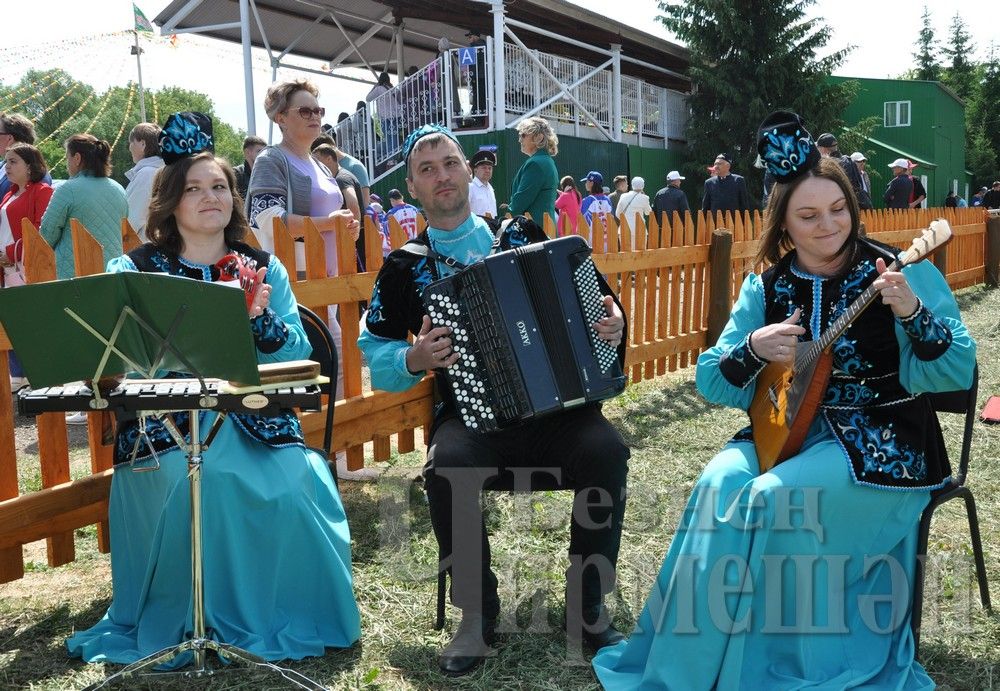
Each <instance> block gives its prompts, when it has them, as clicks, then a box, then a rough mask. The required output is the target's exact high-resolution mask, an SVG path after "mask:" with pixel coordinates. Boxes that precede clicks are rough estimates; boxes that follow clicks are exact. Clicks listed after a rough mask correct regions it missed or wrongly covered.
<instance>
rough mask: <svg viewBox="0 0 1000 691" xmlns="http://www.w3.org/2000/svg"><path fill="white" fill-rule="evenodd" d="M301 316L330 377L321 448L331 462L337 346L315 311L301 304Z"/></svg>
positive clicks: (323, 371)
mask: <svg viewBox="0 0 1000 691" xmlns="http://www.w3.org/2000/svg"><path fill="white" fill-rule="evenodd" d="M299 317H300V318H301V319H302V327H303V328H304V329H305V332H306V337H307V338H308V339H309V343H310V345H312V349H313V350H312V359H313V360H315V361H316V362H318V363H319V371H320V374H322V375H323V376H325V377H329V379H330V381H329V382H328V383H327V384H326V387H325V390H324V391H323V393H325V394H326V395H327V406H326V426H325V427H324V429H323V448H322V449H321V450H320V451H321V452H322V453H323V457H324V458H325V459H326V461H327V464H329V462H330V453H331V450H332V449H331V448H330V447H331V446H332V443H333V408H334V399H335V398H336V394H337V368H338V367H339V366H340V363H339V362H338V360H337V346H336V344H335V343H334V341H333V335H332V334H331V333H330V329H329V328H328V327H327V325H326V322H324V321H323V320H322V319H320V318H319V317H318V316H317V315H316V313H315V312H313V311H312V310H311V309H309V308H308V307H303V306H302V305H299ZM331 472H332V473H333V482H334V484H337V469H336V468H331Z"/></svg>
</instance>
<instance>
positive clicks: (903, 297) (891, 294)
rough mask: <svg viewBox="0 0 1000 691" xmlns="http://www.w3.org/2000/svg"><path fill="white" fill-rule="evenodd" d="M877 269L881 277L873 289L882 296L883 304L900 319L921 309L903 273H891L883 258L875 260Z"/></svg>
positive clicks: (873, 284) (877, 279)
mask: <svg viewBox="0 0 1000 691" xmlns="http://www.w3.org/2000/svg"><path fill="white" fill-rule="evenodd" d="M875 269H876V270H877V271H878V272H879V277H878V278H876V279H875V281H874V283H872V287H873V288H875V289H876V290H878V291H879V293H881V294H882V303H883V304H885V305H888V306H889V309H891V310H892V313H893V314H895V315H896V316H897V317H899V318H900V319H905V318H906V317H909V316H911V315H912V314H913V313H914V312H916V311H917V308H918V307H920V301H919V300H917V296H916V295H914V294H913V289H912V288H910V283H909V281H907V280H906V276H904V275H903V272H902V271H889V270H888V269H887V268H886V266H885V260H884V259H882V258H879V259H876V260H875Z"/></svg>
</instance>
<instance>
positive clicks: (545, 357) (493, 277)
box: [423, 236, 625, 432]
mask: <svg viewBox="0 0 1000 691" xmlns="http://www.w3.org/2000/svg"><path fill="white" fill-rule="evenodd" d="M423 299H424V306H425V308H426V310H427V314H428V315H429V316H430V318H431V322H432V324H433V326H435V327H438V326H446V327H449V328H450V329H451V339H452V345H453V347H454V350H455V352H457V353H458V354H459V355H460V356H461V357H460V358H459V359H458V361H457V362H455V364H453V365H451V366H450V367H448V368H447V369H446V370H445V371H443V373H442V374H443V376H444V379H445V381H446V384H447V388H448V390H449V391H450V394H451V396H452V398H453V399H454V403H455V408H456V411H457V412H458V414H459V415H460V416H461V418H462V420H463V422H464V423H465V425H466V426H467V427H468V428H469V429H471V430H474V431H477V432H491V431H496V430H499V429H504V428H507V427H511V426H513V425H516V424H518V423H520V422H523V421H526V420H530V419H533V418H537V417H541V416H544V415H549V414H552V413H555V412H558V411H560V410H563V409H565V408H570V407H575V406H578V405H583V404H585V403H588V402H591V401H598V400H603V399H606V398H610V397H611V396H615V395H617V394H618V393H621V391H622V390H623V389H624V388H625V377H624V375H623V373H622V370H621V367H620V365H619V362H618V354H617V352H616V350H615V348H613V347H612V346H611V345H609V344H608V343H607V342H606V341H604V340H603V339H601V338H599V337H598V335H597V332H596V331H595V330H594V329H593V324H594V323H596V322H597V321H598V320H600V319H601V318H602V317H604V316H606V311H605V309H604V305H603V295H602V293H601V290H600V282H599V279H598V273H597V267H596V266H595V265H594V262H593V261H592V260H591V258H590V247H589V246H588V245H587V243H586V242H585V241H584V240H583V239H582V238H580V237H578V236H569V237H564V238H558V239H555V240H549V241H546V242H541V243H535V244H532V245H527V246H525V247H520V248H517V249H514V250H509V251H507V252H501V253H498V254H495V255H491V256H489V257H487V258H486V259H484V260H483V261H481V262H478V263H476V264H473V265H472V266H470V267H469V268H467V269H466V270H464V271H461V272H459V273H457V274H454V275H452V276H448V277H447V278H444V279H442V280H440V281H437V282H435V283H432V284H431V285H429V286H428V287H427V288H426V289H425V291H424V296H423Z"/></svg>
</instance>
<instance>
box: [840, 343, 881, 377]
mask: <svg viewBox="0 0 1000 691" xmlns="http://www.w3.org/2000/svg"><path fill="white" fill-rule="evenodd" d="M857 346H858V342H857V340H856V339H850V338H848V337H847V336H846V335H845V336H841V337H840V338H838V339H837V340H836V341H834V344H833V366H834V368H835V369H836V370H837V371H839V372H843V373H844V374H858V373H859V372H862V371H865V370H869V369H871V368H872V364H871V363H870V362H866V361H864V360H862V359H861V358H860V357H859V356H858V353H857Z"/></svg>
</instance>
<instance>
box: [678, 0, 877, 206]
mask: <svg viewBox="0 0 1000 691" xmlns="http://www.w3.org/2000/svg"><path fill="white" fill-rule="evenodd" d="M813 4H815V0H769V1H766V2H765V1H763V0H686V1H685V2H683V3H672V4H671V3H667V2H664V1H662V0H661V2H660V9H661V10H663V11H664V12H665V15H664V16H661V17H660V18H659V19H660V21H661V22H662V23H663V24H664V25H665V26H666V27H667V29H669V30H670V31H671V32H672V33H673V34H674V35H675V36H677V37H678V38H679V39H680V40H681V41H683V42H684V43H685V44H686V45H687V47H688V49H689V50H690V51H691V52H690V58H691V66H690V72H689V73H690V76H691V80H692V82H693V83H694V84H695V85H696V86H697V88H696V89H695V90H694V92H693V93H692V94H691V95H690V96H689V98H688V105H689V106H690V108H691V118H690V119H689V121H688V128H687V137H688V144H689V147H690V150H691V155H692V157H693V159H694V160H695V161H696V163H693V164H691V166H689V170H690V171H691V172H692V173H693V174H697V173H700V174H701V175H704V170H705V169H704V165H705V164H710V163H711V162H712V160H713V159H714V158H715V156H716V154H718V153H719V152H720V151H725V152H728V153H730V154H732V155H733V157H734V158H735V161H736V162H735V164H734V166H733V170H734V172H736V173H739V174H740V175H744V176H746V177H748V178H749V179H748V183H749V187H750V189H751V190H759V189H760V188H761V185H760V181H761V180H762V178H763V173H762V172H761V171H760V170H759V169H756V168H754V167H753V163H754V161H755V160H756V157H757V150H756V140H757V126H758V124H759V123H760V122H761V120H763V119H764V118H765V117H766V116H767V115H768V114H769V113H770V112H771V111H773V110H777V109H787V110H793V111H795V112H797V113H799V114H800V115H801V116H802V117H803V118H804V119H805V121H806V125H807V127H809V129H810V131H811V132H812V133H813V135H814V136H818V135H819V134H820V133H821V132H826V131H836V130H837V128H838V127H839V126H840V125H841V124H842V120H841V117H840V115H841V113H842V112H843V111H844V108H845V107H846V106H847V105H848V103H850V100H851V98H852V97H853V94H854V91H855V89H856V85H857V83H856V82H846V83H842V84H837V85H834V84H830V83H828V80H827V77H828V76H829V75H830V73H831V72H832V71H833V70H834V69H835V68H837V67H838V66H839V65H841V64H842V63H843V61H844V58H845V57H846V56H847V53H848V52H849V51H850V48H844V49H841V50H837V51H835V52H833V53H832V54H830V55H828V56H826V57H823V58H818V57H817V53H818V52H820V51H821V50H822V49H823V48H824V47H825V46H826V44H827V41H828V40H829V35H830V32H829V30H828V27H827V26H825V25H824V24H823V23H822V20H821V19H806V16H805V10H806V9H807V8H808V7H810V6H812V5H813Z"/></svg>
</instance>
